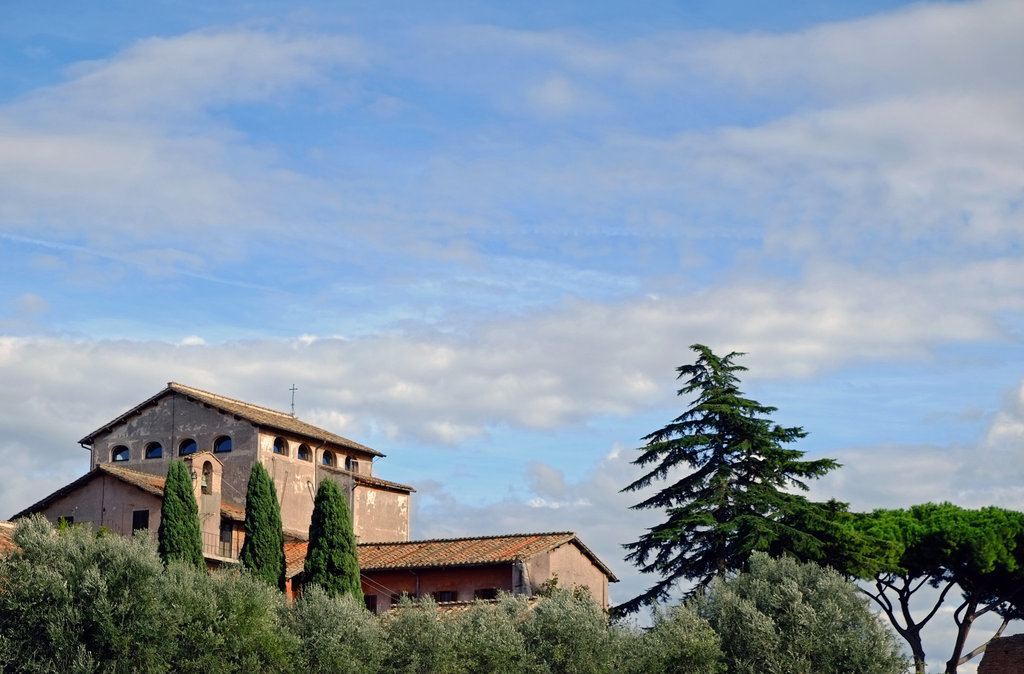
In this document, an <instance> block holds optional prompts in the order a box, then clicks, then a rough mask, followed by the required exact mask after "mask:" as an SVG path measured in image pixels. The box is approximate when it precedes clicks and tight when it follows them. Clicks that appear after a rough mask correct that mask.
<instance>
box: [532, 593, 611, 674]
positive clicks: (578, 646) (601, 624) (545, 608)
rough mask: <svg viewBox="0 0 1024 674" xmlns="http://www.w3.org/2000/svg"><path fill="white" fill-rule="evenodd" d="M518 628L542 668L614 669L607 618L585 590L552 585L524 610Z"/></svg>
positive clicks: (573, 670)
mask: <svg viewBox="0 0 1024 674" xmlns="http://www.w3.org/2000/svg"><path fill="white" fill-rule="evenodd" d="M520 631H521V632H522V634H523V637H524V639H525V642H526V649H527V652H528V653H529V654H530V656H531V657H532V658H533V659H534V660H536V661H538V662H540V663H543V665H544V666H545V667H546V669H545V671H550V672H556V673H564V674H574V673H577V672H579V673H581V674H582V673H589V672H610V671H612V670H613V667H612V661H613V656H614V649H613V640H612V636H611V635H610V633H609V631H608V618H607V616H606V615H605V613H604V611H602V610H601V607H600V606H598V605H597V602H595V601H594V600H593V598H592V597H591V596H590V594H589V593H587V592H585V591H584V592H579V591H576V592H574V591H572V590H567V589H564V588H559V587H555V588H554V589H552V590H551V591H550V593H549V594H548V596H546V597H544V598H542V599H540V600H538V601H537V604H536V606H534V607H533V609H532V610H530V611H528V612H527V613H526V618H525V620H523V621H522V624H521V627H520Z"/></svg>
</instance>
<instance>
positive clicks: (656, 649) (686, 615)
mask: <svg viewBox="0 0 1024 674" xmlns="http://www.w3.org/2000/svg"><path fill="white" fill-rule="evenodd" d="M652 619H653V625H652V626H651V628H650V629H648V630H646V631H644V632H642V633H641V634H639V635H636V634H632V633H628V632H627V633H626V638H625V639H624V640H623V641H624V642H625V645H624V647H623V648H620V649H619V653H620V654H621V656H622V657H621V659H620V662H619V663H618V665H617V666H618V671H621V672H630V673H635V674H641V673H645V672H672V673H673V674H716V673H717V672H724V671H725V663H724V661H723V655H722V639H721V637H719V636H718V634H716V633H715V631H714V629H712V627H711V624H710V623H709V622H708V621H707V620H705V619H704V618H702V617H700V616H699V615H697V614H696V613H695V612H694V611H693V610H692V609H691V608H690V607H689V606H686V605H681V606H673V607H672V608H669V609H668V610H667V611H666V610H662V609H661V608H660V607H659V606H658V605H657V604H656V605H655V606H654V612H653V615H652Z"/></svg>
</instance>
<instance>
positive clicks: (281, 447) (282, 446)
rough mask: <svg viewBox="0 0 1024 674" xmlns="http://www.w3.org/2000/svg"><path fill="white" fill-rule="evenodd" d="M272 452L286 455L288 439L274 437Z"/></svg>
mask: <svg viewBox="0 0 1024 674" xmlns="http://www.w3.org/2000/svg"><path fill="white" fill-rule="evenodd" d="M274 454H282V455H284V456H288V441H287V440H285V439H284V438H274Z"/></svg>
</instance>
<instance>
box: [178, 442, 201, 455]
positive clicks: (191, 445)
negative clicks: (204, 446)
mask: <svg viewBox="0 0 1024 674" xmlns="http://www.w3.org/2000/svg"><path fill="white" fill-rule="evenodd" d="M197 449H199V447H198V446H197V445H196V441H195V440H193V439H192V438H188V439H187V440H182V441H181V443H180V444H179V445H178V456H187V455H189V454H195V453H196V450H197Z"/></svg>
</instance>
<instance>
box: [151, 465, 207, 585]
mask: <svg viewBox="0 0 1024 674" xmlns="http://www.w3.org/2000/svg"><path fill="white" fill-rule="evenodd" d="M157 540H158V548H157V549H158V550H159V552H160V558H161V559H162V560H164V562H165V563H167V562H170V561H171V560H179V561H183V562H188V563H190V564H194V565H195V566H198V567H203V568H205V566H206V561H205V560H204V559H203V537H202V533H201V532H200V528H199V506H197V505H196V497H195V493H194V492H193V491H192V477H191V475H189V472H188V468H187V467H186V466H185V462H184V461H180V460H178V461H171V465H170V466H168V468H167V480H166V482H165V483H164V499H163V504H162V505H161V506H160V528H159V529H158V530H157Z"/></svg>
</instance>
